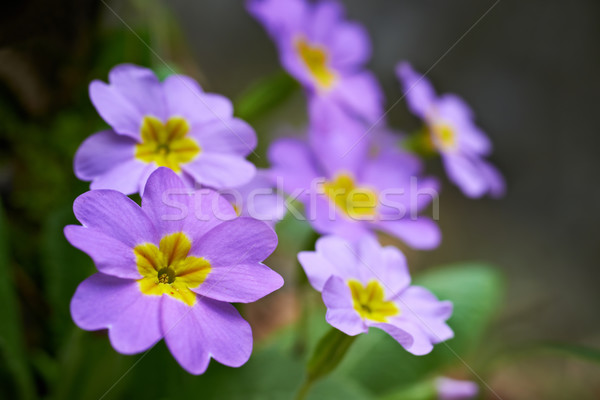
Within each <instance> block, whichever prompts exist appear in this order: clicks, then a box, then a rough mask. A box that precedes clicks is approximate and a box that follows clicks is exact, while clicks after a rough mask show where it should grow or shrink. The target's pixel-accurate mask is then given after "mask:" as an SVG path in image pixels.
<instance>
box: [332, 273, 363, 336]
mask: <svg viewBox="0 0 600 400" xmlns="http://www.w3.org/2000/svg"><path fill="white" fill-rule="evenodd" d="M323 302H324V303H325V305H326V306H327V314H326V316H325V319H326V320H327V322H328V323H329V324H330V325H331V326H333V327H334V328H337V329H339V330H340V331H342V332H344V333H345V334H347V335H350V336H354V335H358V334H359V333H365V332H367V330H368V328H367V326H366V325H365V324H364V322H363V320H362V319H361V318H360V316H359V315H358V313H357V312H356V310H355V309H354V306H353V303H352V294H351V293H350V287H349V286H348V285H347V284H346V283H345V282H344V281H343V280H342V279H341V278H339V277H337V276H332V277H331V278H329V279H328V280H327V282H326V283H325V286H324V287H323Z"/></svg>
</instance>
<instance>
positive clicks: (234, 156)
mask: <svg viewBox="0 0 600 400" xmlns="http://www.w3.org/2000/svg"><path fill="white" fill-rule="evenodd" d="M109 82H110V83H109V84H106V83H104V82H101V81H94V82H92V83H91V85H90V98H91V100H92V103H93V104H94V106H95V107H96V109H97V110H98V112H99V113H100V115H101V116H102V118H104V120H105V121H106V122H107V123H108V124H109V125H110V126H111V127H112V129H109V130H105V131H102V132H98V133H96V134H94V135H92V136H90V137H89V138H88V139H86V140H85V141H84V142H83V143H82V145H81V146H80V147H79V150H78V151H77V154H76V155H75V175H77V177H78V178H79V179H81V180H84V181H92V183H91V185H90V187H91V189H114V190H118V191H120V192H122V193H125V194H132V193H136V192H140V193H141V192H142V190H143V188H144V186H145V183H146V180H147V179H148V176H150V174H151V173H152V172H153V171H154V170H155V169H156V168H158V167H168V168H170V169H172V170H173V171H175V172H177V173H178V174H179V175H180V177H181V178H182V179H184V180H185V181H186V182H187V183H188V185H190V186H191V185H193V183H194V182H198V183H201V184H203V185H207V186H210V187H214V188H228V187H234V186H238V185H242V184H245V183H247V182H248V181H250V179H251V178H252V177H253V176H254V173H255V167H254V165H253V164H252V163H250V162H249V161H247V160H246V159H245V158H244V157H246V156H247V155H248V154H249V153H250V152H252V150H253V149H254V148H255V147H256V134H255V133H254V130H253V129H252V127H250V126H249V125H248V124H247V123H245V122H244V121H242V120H240V119H237V118H234V117H233V107H232V105H231V102H230V101H229V100H228V99H227V98H225V97H223V96H220V95H216V94H210V93H205V92H203V91H202V88H201V87H200V86H199V85H198V84H197V83H196V82H195V81H194V80H193V79H191V78H188V77H186V76H181V75H173V76H170V77H168V78H167V79H166V80H165V81H164V82H160V81H159V80H158V78H157V77H156V75H155V74H154V73H153V72H152V71H151V70H149V69H146V68H142V67H138V66H135V65H128V64H123V65H118V66H116V67H115V68H113V69H112V70H111V71H110V74H109Z"/></svg>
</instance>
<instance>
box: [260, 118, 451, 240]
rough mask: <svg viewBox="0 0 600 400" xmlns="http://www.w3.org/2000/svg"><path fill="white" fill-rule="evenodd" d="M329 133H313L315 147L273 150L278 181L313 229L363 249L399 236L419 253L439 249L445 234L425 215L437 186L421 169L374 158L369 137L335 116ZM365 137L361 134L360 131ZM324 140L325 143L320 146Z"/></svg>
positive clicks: (286, 142)
mask: <svg viewBox="0 0 600 400" xmlns="http://www.w3.org/2000/svg"><path fill="white" fill-rule="evenodd" d="M336 121H337V122H336V123H334V124H332V126H330V127H329V128H331V129H325V130H322V128H324V127H323V126H318V127H315V126H312V127H311V129H313V130H318V132H311V134H310V135H309V139H310V141H309V143H307V142H305V141H302V140H300V139H294V138H286V139H279V140H277V141H275V142H274V143H273V144H272V145H271V147H270V149H269V160H270V162H271V164H272V173H273V174H274V175H276V176H279V177H281V181H282V183H283V190H284V191H285V192H286V193H287V194H289V195H290V196H292V197H294V198H297V199H298V200H300V201H302V203H303V204H304V207H305V213H306V215H307V218H308V220H309V222H310V223H311V224H312V226H313V228H314V229H315V230H316V231H317V232H319V233H321V234H332V235H338V236H341V237H343V238H346V239H348V240H350V241H356V240H358V239H359V238H361V237H362V236H364V235H365V234H370V233H371V232H373V231H384V232H387V233H389V234H391V235H394V236H396V237H398V238H400V239H402V240H403V241H405V242H406V243H407V244H409V245H410V246H412V247H414V248H418V249H432V248H435V247H437V246H438V244H439V242H440V240H441V234H440V230H439V228H438V226H437V225H436V224H435V223H434V221H432V220H431V219H430V218H428V217H424V216H419V215H418V213H419V212H420V211H422V210H423V209H424V208H425V207H427V206H428V205H429V204H430V203H431V201H432V199H434V198H435V197H436V196H437V188H438V183H437V180H435V179H433V178H427V177H423V178H421V177H420V176H421V172H422V163H421V161H420V160H419V159H418V158H416V157H414V156H412V155H409V154H406V153H402V152H400V151H380V152H378V153H377V154H369V149H370V145H371V143H372V142H371V141H370V139H371V138H369V137H366V138H365V140H359V141H358V142H356V146H353V143H352V142H347V141H343V140H342V141H340V139H342V138H343V133H346V134H347V135H348V136H353V137H356V133H355V132H357V129H358V128H357V124H356V122H354V121H352V120H351V119H348V118H343V117H341V116H340V115H337V116H336ZM358 132H360V130H358ZM317 138H321V139H320V140H318V139H317Z"/></svg>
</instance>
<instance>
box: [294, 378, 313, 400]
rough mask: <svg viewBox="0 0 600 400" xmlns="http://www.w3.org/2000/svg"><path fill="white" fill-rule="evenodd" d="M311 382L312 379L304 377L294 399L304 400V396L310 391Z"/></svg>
mask: <svg viewBox="0 0 600 400" xmlns="http://www.w3.org/2000/svg"><path fill="white" fill-rule="evenodd" d="M312 384H313V381H312V380H310V379H306V380H305V381H304V383H303V384H302V386H300V390H298V393H297V394H296V400H304V399H305V398H306V395H307V394H308V392H309V391H310V388H311V387H312Z"/></svg>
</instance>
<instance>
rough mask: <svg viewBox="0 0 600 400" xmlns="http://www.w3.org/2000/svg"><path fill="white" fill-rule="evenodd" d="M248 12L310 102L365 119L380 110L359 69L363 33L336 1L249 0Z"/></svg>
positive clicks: (364, 54) (366, 46) (365, 41)
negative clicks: (333, 106) (342, 110)
mask: <svg viewBox="0 0 600 400" xmlns="http://www.w3.org/2000/svg"><path fill="white" fill-rule="evenodd" d="M248 10H249V12H250V13H251V14H252V15H253V16H254V17H255V18H256V19H258V20H259V21H260V22H261V23H262V24H263V25H264V27H265V29H266V30H267V32H268V33H269V35H270V36H271V38H272V39H273V41H274V42H275V43H276V45H277V47H278V50H279V57H280V60H281V64H282V65H283V67H284V68H285V69H286V70H287V71H288V73H289V74H290V75H292V76H293V77H294V78H296V79H297V80H298V81H299V82H300V83H301V84H302V85H303V86H304V88H305V89H306V91H307V92H308V94H309V101H310V103H313V102H317V103H319V104H322V103H329V102H333V103H337V104H340V105H341V106H342V107H343V108H345V109H347V110H349V111H350V112H351V113H352V114H353V115H356V116H358V117H361V118H364V119H366V120H368V121H371V122H372V121H375V120H376V119H378V118H379V117H380V116H381V115H382V114H383V110H382V107H383V94H382V91H381V88H380V87H379V84H378V83H377V80H376V79H375V76H374V75H373V74H372V73H370V72H368V71H366V70H364V64H365V63H366V62H367V61H368V59H369V58H370V56H371V45H370V43H369V37H368V34H367V32H366V31H365V29H364V28H363V27H362V26H361V25H360V24H357V23H355V22H349V21H347V20H346V19H345V15H344V14H345V13H344V9H343V7H342V6H341V5H340V4H339V3H338V2H337V1H330V0H324V1H319V2H317V3H315V4H312V3H310V2H308V1H305V0H250V1H249V2H248ZM314 108H316V109H318V108H319V106H317V107H311V109H314Z"/></svg>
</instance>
